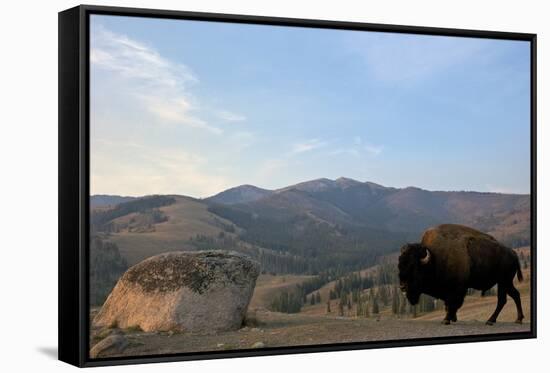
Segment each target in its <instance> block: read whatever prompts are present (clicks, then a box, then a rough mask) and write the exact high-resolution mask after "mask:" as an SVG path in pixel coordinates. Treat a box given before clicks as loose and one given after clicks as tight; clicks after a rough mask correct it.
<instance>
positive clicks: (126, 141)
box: [90, 15, 531, 198]
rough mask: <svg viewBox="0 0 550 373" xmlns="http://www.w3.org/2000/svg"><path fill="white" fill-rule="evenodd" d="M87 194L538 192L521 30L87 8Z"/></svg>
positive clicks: (525, 50) (527, 70)
mask: <svg viewBox="0 0 550 373" xmlns="http://www.w3.org/2000/svg"><path fill="white" fill-rule="evenodd" d="M90 60H91V61H90V67H91V72H90V74H91V75H90V84H91V88H90V135H91V136H90V137H91V150H90V152H91V155H90V162H91V168H90V178H91V182H90V187H91V194H93V195H98V194H114V195H125V196H143V195H150V194H177V195H187V196H193V197H195V198H205V197H208V196H211V195H214V194H216V193H219V192H221V191H223V190H226V189H229V188H232V187H236V186H239V185H243V184H250V185H254V186H257V187H261V188H265V189H279V188H282V187H285V186H288V185H293V184H296V183H300V182H304V181H308V180H314V179H318V178H329V179H332V180H334V179H337V178H338V177H340V176H342V175H346V177H348V178H352V179H355V180H359V181H371V182H374V183H377V184H381V185H384V186H388V187H397V188H403V187H407V186H414V187H418V188H422V189H426V190H431V191H440V190H441V191H477V192H501V193H514V194H529V192H530V181H531V178H530V51H529V43H528V42H524V41H509V40H491V39H475V38H465V37H442V36H427V35H407V34H390V33H379V32H358V31H345V30H327V29H307V28H296V27H274V26H260V25H244V24H230V23H216V22H198V21H182V20H167V19H162V20H159V19H154V18H139V17H121V16H102V15H92V16H91V24H90Z"/></svg>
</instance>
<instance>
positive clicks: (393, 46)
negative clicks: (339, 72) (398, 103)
mask: <svg viewBox="0 0 550 373" xmlns="http://www.w3.org/2000/svg"><path fill="white" fill-rule="evenodd" d="M358 40H360V41H362V42H359V43H357V41H358ZM486 43H487V42H486V41H484V40H481V39H480V40H475V39H469V38H457V37H446V36H433V35H405V34H391V33H365V34H363V35H361V36H357V35H354V39H353V43H351V42H350V44H349V45H350V48H351V49H352V50H353V51H354V52H355V53H357V54H358V55H359V56H361V58H362V59H363V60H364V61H365V63H366V66H367V67H368V69H369V71H370V72H371V73H372V74H373V76H375V77H376V78H378V79H379V80H383V81H387V82H393V83H404V82H416V81H419V80H422V79H425V78H427V77H431V76H434V75H435V74H438V73H440V72H442V71H445V70H446V69H448V68H449V67H451V66H456V65H460V64H462V63H463V62H464V61H466V60H468V59H470V58H472V57H473V56H476V58H477V59H478V60H479V56H480V52H482V51H483V48H484V47H485V45H486Z"/></svg>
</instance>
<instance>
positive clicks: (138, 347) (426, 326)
mask: <svg viewBox="0 0 550 373" xmlns="http://www.w3.org/2000/svg"><path fill="white" fill-rule="evenodd" d="M256 318H257V320H258V322H259V324H258V326H257V327H254V328H251V327H245V328H243V329H241V330H239V331H233V332H226V333H218V334H212V335H196V334H190V333H182V334H169V333H144V332H140V331H124V333H125V335H126V337H127V339H128V342H129V344H128V348H126V349H125V350H124V352H123V354H122V355H120V354H119V355H111V356H138V355H151V354H172V353H186V352H199V351H220V350H241V349H250V348H257V347H258V344H260V346H261V347H263V348H265V347H281V346H300V345H318V344H330V343H346V342H364V341H380V340H396V339H399V340H402V339H410V338H419V337H443V336H464V335H479V334H493V333H515V332H527V331H529V330H530V323H524V324H516V323H512V322H499V323H496V324H495V325H493V326H487V325H485V323H484V322H482V321H460V320H459V321H458V322H457V323H455V324H452V325H442V324H441V323H440V322H439V321H426V320H412V319H395V318H388V319H384V318H383V317H381V319H380V320H378V321H377V320H376V319H352V318H340V317H330V316H312V315H303V314H281V313H276V312H270V311H258V312H257V313H256ZM255 344H256V345H255Z"/></svg>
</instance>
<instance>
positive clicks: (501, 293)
mask: <svg viewBox="0 0 550 373" xmlns="http://www.w3.org/2000/svg"><path fill="white" fill-rule="evenodd" d="M506 290H507V287H506V286H503V285H502V284H498V295H497V297H498V300H497V308H496V309H495V312H493V314H492V315H491V317H489V320H487V322H486V323H485V324H487V325H493V324H494V323H496V322H497V317H498V315H499V313H500V311H502V308H503V307H504V305H505V304H506Z"/></svg>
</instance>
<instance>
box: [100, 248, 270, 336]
mask: <svg viewBox="0 0 550 373" xmlns="http://www.w3.org/2000/svg"><path fill="white" fill-rule="evenodd" d="M258 274H259V264H258V263H257V262H255V261H253V260H251V259H250V258H248V257H246V256H244V255H242V254H238V253H235V252H224V251H216V250H210V251H190V252H186V251H176V252H169V253H165V254H160V255H156V256H153V257H151V258H148V259H146V260H144V261H142V262H140V263H138V264H136V265H135V266H133V267H131V268H130V269H128V271H126V273H124V275H123V276H122V277H121V278H120V280H119V281H118V283H117V285H116V286H115V288H114V289H113V291H112V292H111V294H110V295H109V297H108V298H107V300H106V302H105V304H104V305H103V307H102V308H101V310H100V311H99V313H98V314H97V315H96V317H95V318H94V320H93V323H94V325H95V326H112V325H116V326H117V327H119V328H130V327H139V328H141V329H142V330H143V331H146V332H152V331H170V330H172V331H177V332H194V333H212V332H218V331H227V330H235V329H238V328H239V327H240V326H241V324H242V322H243V318H244V317H245V314H246V310H247V308H248V304H249V302H250V298H251V297H252V293H253V291H254V286H255V284H256V278H257V277H258Z"/></svg>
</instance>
